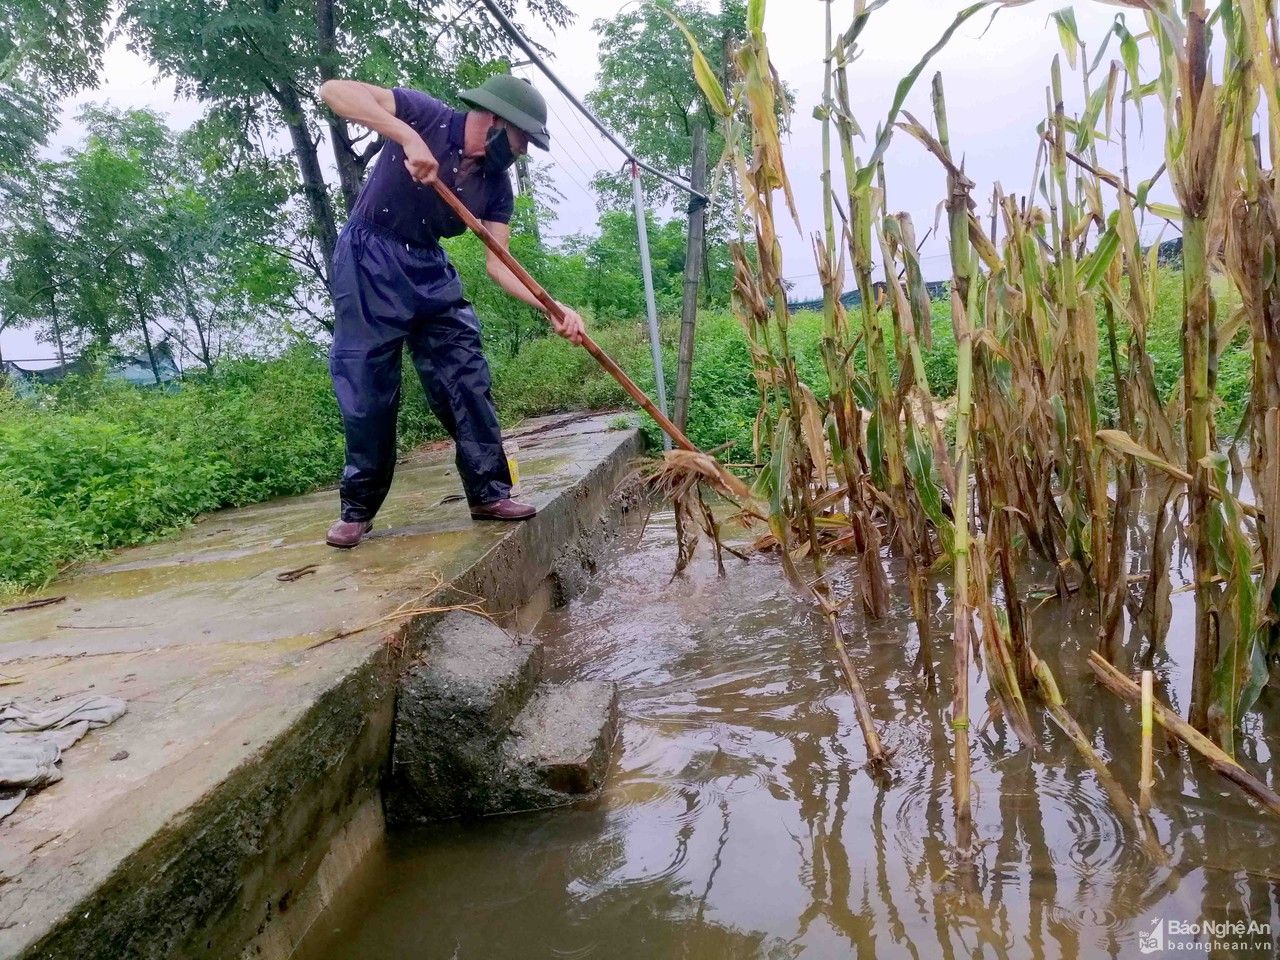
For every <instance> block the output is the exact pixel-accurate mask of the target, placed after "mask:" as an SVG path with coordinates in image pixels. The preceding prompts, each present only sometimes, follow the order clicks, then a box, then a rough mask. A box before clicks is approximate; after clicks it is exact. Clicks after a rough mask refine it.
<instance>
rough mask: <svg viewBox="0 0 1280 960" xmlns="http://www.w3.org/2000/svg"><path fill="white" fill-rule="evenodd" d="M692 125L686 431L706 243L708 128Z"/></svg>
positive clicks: (683, 365) (681, 365)
mask: <svg viewBox="0 0 1280 960" xmlns="http://www.w3.org/2000/svg"><path fill="white" fill-rule="evenodd" d="M689 120H690V124H691V125H692V128H693V131H692V132H693V169H692V175H691V176H690V179H689V184H690V186H692V187H693V189H694V191H695V195H694V196H691V197H690V198H689V236H688V244H687V247H686V250H685V255H684V303H683V306H682V308H681V311H680V353H679V358H678V362H677V365H676V411H675V413H676V417H675V419H676V426H678V427H679V428H680V429H681V430H682V431H683V430H685V427H686V421H687V420H688V419H689V388H690V383H691V382H692V379H693V343H694V328H695V326H696V324H697V322H698V281H699V280H700V275H701V273H702V254H703V249H704V246H705V242H706V224H707V200H706V197H704V196H699V195H697V194H702V193H703V192H704V191H705V189H706V183H707V128H706V125H705V124H704V123H703V122H702V117H701V116H699V115H698V114H693V115H692V116H690V118H689Z"/></svg>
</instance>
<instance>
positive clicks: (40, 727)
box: [0, 694, 127, 820]
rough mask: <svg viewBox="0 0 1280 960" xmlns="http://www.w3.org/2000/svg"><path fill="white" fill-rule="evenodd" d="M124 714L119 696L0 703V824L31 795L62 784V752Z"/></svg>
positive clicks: (124, 708)
mask: <svg viewBox="0 0 1280 960" xmlns="http://www.w3.org/2000/svg"><path fill="white" fill-rule="evenodd" d="M126 709H127V706H126V705H125V702H124V701H123V700H121V699H120V698H119V697H106V696H101V695H97V694H94V695H90V696H81V697H67V698H65V699H62V700H54V701H50V702H40V701H19V700H0V820H3V819H4V818H5V817H7V816H8V815H9V814H10V813H12V812H13V811H14V810H16V809H17V808H18V804H20V803H22V801H23V800H24V799H25V798H26V796H27V793H28V792H29V791H31V790H35V789H39V788H40V787H43V786H46V785H47V784H50V783H56V782H57V781H59V780H61V779H62V772H61V771H60V770H59V769H58V764H59V763H60V762H61V760H62V751H63V750H66V749H68V748H69V747H70V746H71V745H72V744H74V743H75V742H76V741H77V740H79V739H80V738H81V737H83V736H84V735H85V734H86V733H88V732H89V731H90V730H91V729H93V728H95V727H105V726H106V725H107V724H109V723H112V722H114V721H115V720H117V719H118V718H119V717H120V716H121V715H122V714H123V713H124V712H125V710H126Z"/></svg>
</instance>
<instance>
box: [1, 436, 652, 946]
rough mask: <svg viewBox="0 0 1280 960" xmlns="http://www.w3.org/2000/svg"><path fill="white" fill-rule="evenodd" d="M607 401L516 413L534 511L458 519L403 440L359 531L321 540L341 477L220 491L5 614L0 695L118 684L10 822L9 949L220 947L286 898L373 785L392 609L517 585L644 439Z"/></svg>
mask: <svg viewBox="0 0 1280 960" xmlns="http://www.w3.org/2000/svg"><path fill="white" fill-rule="evenodd" d="M610 419H611V418H610V417H607V416H605V417H594V418H586V419H580V420H577V421H575V422H565V421H566V418H563V417H562V418H559V420H558V421H555V422H542V423H533V424H530V425H527V426H526V427H525V428H524V429H523V430H517V431H515V432H514V435H515V436H518V437H520V438H521V439H520V444H521V454H520V461H521V463H520V466H521V474H522V478H523V483H524V495H523V499H525V500H527V501H528V502H531V503H533V504H534V505H536V506H537V507H538V508H539V510H540V514H539V516H538V517H537V518H535V519H534V520H533V521H531V522H530V523H528V524H502V523H493V522H476V521H473V520H471V519H470V516H469V513H468V511H467V506H466V503H465V502H463V501H461V500H453V499H451V498H452V497H454V496H455V495H458V494H460V493H461V485H460V483H459V481H458V478H457V474H456V472H455V471H454V469H453V466H452V463H451V450H440V451H435V452H432V453H429V454H419V455H415V456H414V457H411V458H409V461H408V462H406V463H402V464H401V466H400V467H399V469H398V471H397V476H396V482H395V485H394V487H393V489H392V493H391V496H390V498H389V500H388V502H387V505H386V507H385V508H384V510H383V512H382V513H381V514H380V515H379V517H378V520H377V523H376V528H375V534H374V536H372V537H371V538H369V539H368V540H367V541H366V542H365V543H363V544H361V545H360V546H359V547H358V548H356V549H355V550H351V551H338V550H334V549H332V548H330V547H327V546H326V545H325V544H324V533H325V530H326V528H327V527H328V525H329V523H330V522H331V521H332V520H333V518H334V516H335V515H336V511H337V498H336V494H335V492H334V491H332V490H326V491H320V492H317V493H314V494H310V495H307V496H302V497H295V498H289V499H284V500H278V501H274V502H271V503H266V504H261V505H257V506H253V507H248V508H243V509H238V510H229V511H223V512H220V513H217V514H214V515H211V516H209V517H207V518H205V519H203V520H202V521H201V522H200V523H197V524H196V525H195V526H193V527H192V528H190V529H189V530H187V531H186V532H184V533H183V534H182V535H180V536H178V537H176V538H175V539H173V540H170V541H166V542H164V543H157V544H154V545H150V546H145V547H140V548H136V549H132V550H127V551H122V552H120V553H118V554H116V555H114V556H112V557H110V558H109V559H107V560H105V561H103V562H101V563H98V564H96V565H93V566H90V567H87V568H85V569H83V570H80V571H78V572H76V573H74V574H73V575H71V576H67V577H65V578H63V579H61V580H59V581H57V582H55V583H54V584H52V585H51V586H50V587H49V588H47V589H46V590H45V591H42V593H41V595H42V596H54V595H65V596H66V600H65V601H63V602H61V603H58V604H54V605H52V606H48V607H44V608H41V609H37V610H31V611H25V612H19V613H10V614H5V615H0V673H2V674H4V675H6V676H9V677H17V678H19V679H20V683H18V684H16V685H13V686H8V687H6V688H5V691H4V692H5V693H6V694H7V695H10V696H17V697H40V698H44V699H48V698H54V697H66V696H71V695H74V694H77V693H81V692H86V691H92V692H95V693H101V694H113V695H117V696H121V697H123V698H125V699H126V700H127V701H128V704H129V712H128V713H127V714H126V715H125V716H124V717H123V718H121V719H120V720H119V721H117V722H116V723H115V724H113V725H112V726H110V727H107V728H105V729H102V730H99V731H96V732H94V733H92V734H91V735H90V736H88V737H87V738H86V739H85V740H83V741H82V742H81V743H80V744H79V745H77V746H76V747H74V748H73V749H72V750H71V751H69V753H68V754H67V755H66V757H65V758H64V761H63V774H64V779H63V780H62V781H61V782H60V783H57V784H54V785H52V786H50V787H48V788H46V789H45V790H43V791H42V792H40V793H38V794H36V795H34V796H33V797H31V798H29V799H28V800H27V801H26V802H25V803H24V804H23V805H22V806H21V807H20V808H19V809H18V810H17V812H15V813H14V814H12V815H11V816H10V817H9V818H7V819H6V820H5V821H3V822H0V957H6V958H7V957H17V956H41V957H54V956H78V957H82V958H84V957H90V956H111V957H122V956H155V957H176V956H188V955H195V954H196V953H200V954H201V955H226V954H225V953H220V952H219V944H221V945H223V947H224V948H225V947H226V945H229V944H235V943H238V942H243V941H244V940H245V938H246V936H247V935H250V934H252V933H254V932H255V931H258V932H261V930H262V929H263V928H264V927H265V926H266V925H268V924H269V923H270V921H271V920H272V917H273V915H274V914H276V913H280V912H284V911H285V910H286V909H287V906H288V902H289V899H290V897H291V896H292V895H293V894H294V893H295V892H296V891H295V889H294V888H295V887H297V886H299V885H301V884H304V883H305V881H306V879H307V877H308V876H309V874H310V872H311V871H314V870H315V861H316V860H317V859H318V858H319V856H320V854H322V853H323V846H324V841H325V837H326V835H327V833H328V832H332V831H336V830H338V829H340V828H341V826H342V823H341V820H342V814H343V813H344V812H346V811H348V810H349V809H352V808H353V807H354V806H356V805H358V804H359V803H361V802H365V801H367V800H369V799H370V798H371V797H376V792H377V777H378V771H379V767H380V765H381V763H382V762H383V760H384V759H385V755H386V754H385V750H386V746H387V736H388V733H389V727H390V715H391V710H392V699H393V690H394V682H395V676H396V674H397V672H398V669H399V663H398V661H397V657H398V656H400V655H401V652H402V649H403V645H404V643H405V642H406V636H408V637H409V641H410V642H411V635H412V631H413V624H412V623H411V622H409V623H407V622H406V621H404V620H403V619H399V620H391V621H386V620H384V618H386V617H387V616H388V615H389V614H392V613H393V612H394V611H396V610H397V608H398V607H400V606H401V605H402V604H405V603H406V602H410V601H415V600H417V601H419V603H415V604H412V605H414V606H417V605H420V603H421V602H428V603H429V602H430V598H431V595H432V594H433V593H434V592H436V591H437V590H438V589H439V587H440V585H441V584H455V585H457V587H458V589H459V590H461V591H463V592H467V593H481V594H482V595H483V596H484V598H485V599H486V600H487V601H489V603H488V605H489V607H490V609H491V610H492V611H494V612H501V610H502V609H503V608H504V607H505V608H507V609H510V608H514V607H515V606H517V605H518V604H519V603H521V602H522V601H523V599H524V596H523V594H525V593H527V592H528V591H529V590H531V589H533V588H534V587H535V586H536V585H537V584H539V583H541V582H542V580H543V579H544V578H545V577H546V575H547V570H548V569H549V566H550V564H551V563H552V562H553V561H554V555H555V550H556V546H557V544H559V545H563V544H564V543H566V542H568V541H570V540H572V539H573V538H574V537H575V536H577V535H578V534H579V532H580V528H582V527H583V526H584V525H589V524H590V522H591V521H592V519H593V517H594V516H595V515H598V512H599V510H600V508H601V506H602V505H603V503H604V502H605V500H607V497H608V496H609V493H610V492H611V491H612V489H613V487H614V486H616V483H617V481H618V479H619V478H620V477H621V476H622V475H623V474H624V473H625V472H626V470H627V469H628V466H629V461H630V460H631V458H632V456H633V455H634V454H635V453H637V452H638V451H639V441H638V438H637V436H636V434H635V432H634V431H611V430H609V429H608V428H607V424H608V422H609V420H610ZM522 434H524V435H523V436H521V435H522ZM291 572H292V574H293V575H294V576H295V577H296V579H287V578H286V579H281V575H283V574H288V573H291ZM370 625H372V626H370ZM356 630H361V631H362V632H359V633H355V634H354V635H351V636H344V637H341V638H339V639H333V638H334V637H335V635H337V634H340V633H347V632H348V631H356ZM389 640H398V641H399V643H391V644H389V643H388V641H389ZM123 751H127V753H128V756H127V757H125V758H124V759H120V760H113V759H112V757H114V756H117V755H119V754H120V753H122V752H123ZM279 887H282V888H283V889H281V890H276V888H279ZM273 891H275V892H273ZM269 898H270V899H269Z"/></svg>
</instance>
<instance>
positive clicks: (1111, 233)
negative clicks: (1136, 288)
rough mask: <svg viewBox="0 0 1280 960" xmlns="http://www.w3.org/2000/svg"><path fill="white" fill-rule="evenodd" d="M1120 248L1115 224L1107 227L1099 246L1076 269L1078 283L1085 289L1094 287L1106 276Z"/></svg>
mask: <svg viewBox="0 0 1280 960" xmlns="http://www.w3.org/2000/svg"><path fill="white" fill-rule="evenodd" d="M1119 250H1120V235H1119V234H1118V233H1117V232H1116V228H1115V226H1114V225H1113V226H1110V227H1108V228H1107V232H1106V233H1104V234H1103V235H1102V239H1100V240H1099V241H1098V245H1097V247H1095V248H1094V250H1093V252H1092V253H1090V254H1089V255H1088V256H1087V257H1085V258H1084V260H1083V261H1081V263H1080V266H1079V267H1078V268H1077V269H1076V283H1077V285H1079V286H1082V287H1083V289H1085V290H1092V289H1094V288H1095V287H1096V286H1097V285H1098V283H1099V282H1100V281H1101V280H1102V278H1103V277H1104V276H1106V273H1107V269H1108V268H1109V267H1110V266H1111V261H1112V260H1114V259H1115V257H1116V253H1117V252H1118V251H1119Z"/></svg>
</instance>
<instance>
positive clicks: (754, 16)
mask: <svg viewBox="0 0 1280 960" xmlns="http://www.w3.org/2000/svg"><path fill="white" fill-rule="evenodd" d="M747 30H748V31H750V33H751V35H752V36H753V37H759V36H761V35H762V34H763V33H764V0H747Z"/></svg>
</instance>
